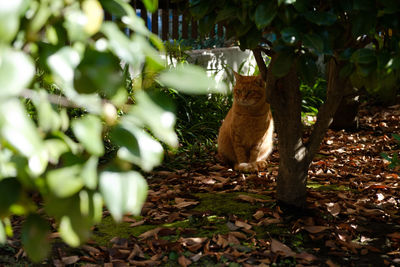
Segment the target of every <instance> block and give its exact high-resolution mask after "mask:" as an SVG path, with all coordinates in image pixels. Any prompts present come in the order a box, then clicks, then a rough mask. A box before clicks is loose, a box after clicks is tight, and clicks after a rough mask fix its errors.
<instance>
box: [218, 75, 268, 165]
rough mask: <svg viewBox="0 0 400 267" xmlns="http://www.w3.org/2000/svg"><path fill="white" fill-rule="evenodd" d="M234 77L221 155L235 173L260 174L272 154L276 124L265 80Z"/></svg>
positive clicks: (221, 135)
mask: <svg viewBox="0 0 400 267" xmlns="http://www.w3.org/2000/svg"><path fill="white" fill-rule="evenodd" d="M234 74H235V78H236V85H235V87H234V88H233V105H232V107H231V109H230V110H229V112H228V114H227V115H226V117H225V120H224V122H223V123H222V126H221V128H220V129H219V135H218V155H219V157H220V158H222V159H223V161H225V162H226V163H229V164H233V165H234V168H235V170H238V171H245V172H256V171H258V170H259V169H261V168H265V166H266V161H265V160H266V159H267V157H268V156H269V154H270V153H271V151H272V148H273V132H274V122H273V119H272V114H271V110H270V107H269V104H268V103H267V102H266V91H265V84H264V81H263V80H262V78H261V76H242V75H240V74H238V73H236V72H234Z"/></svg>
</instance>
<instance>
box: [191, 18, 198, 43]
mask: <svg viewBox="0 0 400 267" xmlns="http://www.w3.org/2000/svg"><path fill="white" fill-rule="evenodd" d="M191 25H192V35H191V36H190V37H191V38H192V39H197V21H196V20H194V19H192V23H191Z"/></svg>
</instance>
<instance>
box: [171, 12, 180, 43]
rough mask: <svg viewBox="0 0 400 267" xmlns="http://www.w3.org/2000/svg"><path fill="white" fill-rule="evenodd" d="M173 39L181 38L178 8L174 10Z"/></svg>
mask: <svg viewBox="0 0 400 267" xmlns="http://www.w3.org/2000/svg"><path fill="white" fill-rule="evenodd" d="M172 39H175V40H178V39H179V15H178V10H176V9H175V8H174V9H173V10H172Z"/></svg>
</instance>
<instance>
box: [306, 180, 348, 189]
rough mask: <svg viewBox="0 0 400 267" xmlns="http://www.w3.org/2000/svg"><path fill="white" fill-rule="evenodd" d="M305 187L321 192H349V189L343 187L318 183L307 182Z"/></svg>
mask: <svg viewBox="0 0 400 267" xmlns="http://www.w3.org/2000/svg"><path fill="white" fill-rule="evenodd" d="M307 187H308V188H311V189H316V190H323V191H349V190H351V189H350V188H349V187H347V186H344V185H336V184H330V185H326V184H320V183H318V182H314V181H309V182H308V183H307Z"/></svg>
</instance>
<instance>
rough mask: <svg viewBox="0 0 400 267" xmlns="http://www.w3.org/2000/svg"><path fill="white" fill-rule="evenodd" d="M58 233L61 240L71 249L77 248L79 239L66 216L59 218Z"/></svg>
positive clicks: (68, 217) (79, 242)
mask: <svg viewBox="0 0 400 267" xmlns="http://www.w3.org/2000/svg"><path fill="white" fill-rule="evenodd" d="M59 232H60V236H61V237H62V239H63V240H64V241H65V242H66V243H67V244H68V245H70V246H71V247H77V246H79V245H80V244H81V238H80V236H79V234H78V233H77V232H76V231H75V229H74V227H73V225H72V221H71V217H70V216H67V215H66V216H63V217H62V218H61V221H60V229H59Z"/></svg>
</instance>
